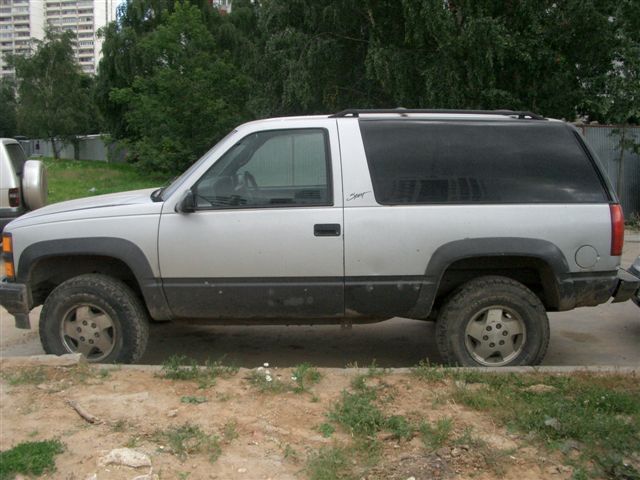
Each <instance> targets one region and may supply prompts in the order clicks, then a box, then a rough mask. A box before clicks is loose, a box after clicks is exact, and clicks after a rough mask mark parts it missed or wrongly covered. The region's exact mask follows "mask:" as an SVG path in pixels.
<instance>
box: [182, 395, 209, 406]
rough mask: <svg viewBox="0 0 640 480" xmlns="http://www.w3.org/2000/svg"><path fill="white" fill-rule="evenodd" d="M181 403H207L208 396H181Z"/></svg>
mask: <svg viewBox="0 0 640 480" xmlns="http://www.w3.org/2000/svg"><path fill="white" fill-rule="evenodd" d="M180 403H190V404H192V405H198V404H200V403H207V397H198V396H194V395H185V396H183V397H182V398H180Z"/></svg>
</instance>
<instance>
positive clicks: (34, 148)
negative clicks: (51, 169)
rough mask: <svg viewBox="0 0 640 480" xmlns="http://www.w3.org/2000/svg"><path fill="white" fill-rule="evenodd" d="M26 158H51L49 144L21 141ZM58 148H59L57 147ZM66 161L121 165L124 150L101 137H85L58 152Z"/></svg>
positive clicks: (36, 140)
mask: <svg viewBox="0 0 640 480" xmlns="http://www.w3.org/2000/svg"><path fill="white" fill-rule="evenodd" d="M20 143H21V144H22V147H23V148H24V151H25V153H26V154H27V156H29V157H30V156H42V157H53V148H52V146H51V142H50V141H48V140H42V139H31V140H21V141H20ZM58 148H60V146H58ZM59 154H60V158H64V159H67V160H95V161H97V162H110V163H122V162H125V161H126V150H125V149H124V148H123V147H122V146H121V145H120V144H118V143H117V142H109V141H107V140H105V138H104V137H103V136H102V135H85V136H82V137H79V138H78V141H77V142H76V144H75V145H74V144H73V143H67V144H66V145H64V146H63V148H62V149H61V150H60V152H59Z"/></svg>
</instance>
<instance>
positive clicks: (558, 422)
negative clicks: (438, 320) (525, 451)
mask: <svg viewBox="0 0 640 480" xmlns="http://www.w3.org/2000/svg"><path fill="white" fill-rule="evenodd" d="M484 383H485V386H484V387H483V388H482V389H480V390H478V391H476V392H471V391H469V390H468V389H456V390H455V391H454V394H453V395H454V398H455V399H456V401H458V402H459V403H462V404H464V405H466V406H468V407H471V408H474V409H477V410H483V411H486V412H487V413H489V414H490V415H492V416H493V417H494V418H496V419H498V420H500V421H501V422H503V423H504V424H505V425H507V426H508V427H510V428H512V429H515V430H518V431H521V432H525V433H530V432H531V433H532V434H533V435H534V436H536V437H537V438H538V439H539V440H541V441H543V442H545V443H546V444H547V445H549V446H550V447H551V448H558V446H559V445H562V444H563V443H565V442H566V441H576V442H579V443H580V444H581V445H582V447H581V456H580V458H579V459H577V460H576V465H575V467H576V471H583V472H589V474H590V475H592V476H595V477H602V476H608V477H610V478H616V475H617V473H615V475H614V474H612V473H611V472H627V471H628V472H632V473H624V475H622V476H621V477H620V478H640V471H638V469H637V467H633V466H631V465H624V464H623V463H622V460H620V459H622V458H626V457H628V456H629V455H633V452H638V451H640V437H639V436H638V435H637V432H638V431H640V384H639V383H638V382H637V380H635V379H632V378H630V377H628V376H624V375H607V376H597V375H592V374H575V375H572V376H540V375H538V376H529V377H526V376H515V375H503V376H499V377H497V376H488V377H486V378H484ZM534 383H542V384H545V385H549V386H552V387H554V388H553V389H552V390H548V391H544V392H535V391H531V390H528V389H527V388H526V387H527V386H529V385H532V384H534ZM489 461H490V460H489Z"/></svg>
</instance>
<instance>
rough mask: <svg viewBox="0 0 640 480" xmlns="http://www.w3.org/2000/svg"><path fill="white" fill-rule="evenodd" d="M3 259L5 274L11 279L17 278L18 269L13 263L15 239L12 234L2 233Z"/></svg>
mask: <svg viewBox="0 0 640 480" xmlns="http://www.w3.org/2000/svg"><path fill="white" fill-rule="evenodd" d="M2 259H3V260H4V274H5V276H6V277H7V279H9V280H14V279H15V278H16V270H15V268H14V265H13V239H12V238H11V234H9V233H5V234H4V235H2Z"/></svg>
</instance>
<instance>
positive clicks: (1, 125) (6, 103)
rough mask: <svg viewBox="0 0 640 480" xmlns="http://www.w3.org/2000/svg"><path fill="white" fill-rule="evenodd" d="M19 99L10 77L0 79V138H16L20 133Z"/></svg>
mask: <svg viewBox="0 0 640 480" xmlns="http://www.w3.org/2000/svg"><path fill="white" fill-rule="evenodd" d="M16 104H17V99H16V85H15V81H14V80H13V79H12V78H10V77H3V78H1V79H0V137H14V136H15V135H16V134H17V132H18V125H17V112H16V107H17V105H16Z"/></svg>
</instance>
